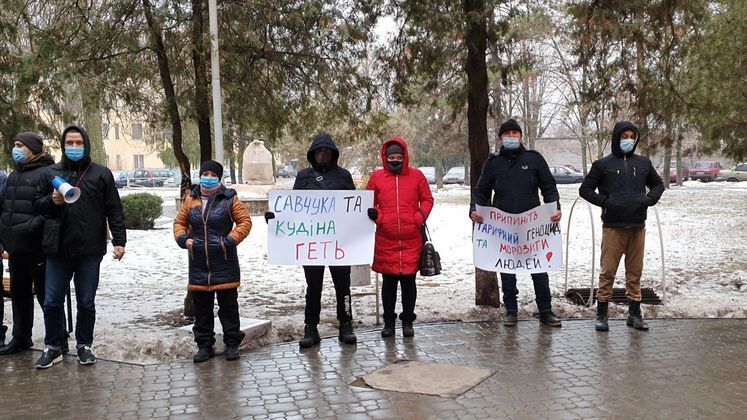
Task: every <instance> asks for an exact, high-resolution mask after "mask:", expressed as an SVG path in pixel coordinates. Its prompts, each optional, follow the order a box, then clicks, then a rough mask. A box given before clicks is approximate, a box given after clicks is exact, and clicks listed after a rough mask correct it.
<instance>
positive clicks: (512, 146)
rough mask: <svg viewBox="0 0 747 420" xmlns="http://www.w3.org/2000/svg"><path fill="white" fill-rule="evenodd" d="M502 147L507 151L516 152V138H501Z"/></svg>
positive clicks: (517, 146) (517, 139)
mask: <svg viewBox="0 0 747 420" xmlns="http://www.w3.org/2000/svg"><path fill="white" fill-rule="evenodd" d="M503 147H505V148H506V149H508V150H516V149H518V148H519V138H518V137H503Z"/></svg>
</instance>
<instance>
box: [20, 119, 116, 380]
mask: <svg viewBox="0 0 747 420" xmlns="http://www.w3.org/2000/svg"><path fill="white" fill-rule="evenodd" d="M61 147H62V160H61V161H60V162H59V163H57V164H55V165H52V166H49V167H48V168H46V170H45V172H44V176H42V177H41V181H40V183H39V186H38V187H37V188H38V190H37V191H38V192H37V197H38V198H37V200H36V202H35V203H34V208H35V210H36V211H38V212H39V213H41V214H43V215H45V216H46V217H47V220H45V223H44V234H43V235H42V251H44V253H45V255H46V256H47V267H46V271H45V273H46V288H45V293H46V295H45V296H44V327H45V328H46V335H45V337H44V351H43V352H42V356H41V357H40V358H39V360H38V361H37V362H36V367H37V368H39V369H45V368H48V367H51V366H52V365H54V364H55V363H58V362H61V361H62V352H63V350H64V349H65V348H66V346H67V332H66V331H65V313H64V308H63V304H64V301H65V294H66V293H67V290H68V287H70V279H71V278H72V279H73V282H74V283H75V298H76V300H77V303H78V305H77V314H78V315H77V322H76V325H75V339H76V342H77V345H76V353H77V355H78V361H79V362H80V364H81V365H91V364H93V363H95V362H96V357H94V355H93V352H92V351H91V346H92V345H93V328H94V323H95V321H96V305H95V303H94V301H95V299H96V291H97V290H98V286H99V269H100V266H101V260H102V259H103V257H104V255H105V254H106V249H107V241H106V236H107V235H106V229H107V225H108V227H109V231H110V232H111V237H112V246H113V248H114V249H113V256H114V259H116V260H121V259H122V257H123V256H124V254H125V244H126V242H127V231H126V230H125V223H124V214H123V212H122V202H121V201H120V199H119V193H118V192H117V187H116V186H115V185H114V176H112V173H111V171H110V170H109V169H108V168H107V167H105V166H102V165H99V164H97V163H95V162H93V161H92V160H91V142H90V140H89V139H88V133H86V131H85V130H84V129H83V127H79V126H75V125H72V126H69V127H67V128H65V130H64V131H63V132H62V138H61ZM55 176H59V177H61V178H63V179H64V180H65V181H67V183H68V184H70V185H72V186H76V187H78V188H80V191H81V194H80V198H78V200H77V201H75V202H74V203H66V202H65V200H64V198H63V197H62V195H61V194H60V193H59V191H57V190H55V189H54V187H53V186H52V179H53V178H54V177H55Z"/></svg>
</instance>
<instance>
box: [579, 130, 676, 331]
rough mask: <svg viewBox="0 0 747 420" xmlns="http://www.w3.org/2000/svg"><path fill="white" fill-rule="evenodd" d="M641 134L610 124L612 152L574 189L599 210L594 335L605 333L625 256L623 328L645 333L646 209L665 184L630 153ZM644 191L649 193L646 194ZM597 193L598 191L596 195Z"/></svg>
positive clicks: (648, 162)
mask: <svg viewBox="0 0 747 420" xmlns="http://www.w3.org/2000/svg"><path fill="white" fill-rule="evenodd" d="M639 138H640V135H639V133H638V128H637V127H636V126H635V125H633V123H631V122H629V121H621V122H618V123H617V124H615V127H614V129H613V130H612V153H610V154H609V155H607V156H605V157H603V158H602V159H599V160H597V161H595V162H594V163H593V164H592V165H591V170H590V171H589V174H588V175H586V178H584V182H583V183H582V184H581V187H580V188H579V189H578V193H579V195H581V197H583V198H584V199H585V200H586V201H588V202H590V203H591V204H594V205H595V206H599V207H601V208H602V253H601V254H602V255H601V258H600V259H601V264H600V265H601V271H600V272H599V292H598V293H597V321H596V327H595V328H596V329H597V331H608V330H609V326H608V324H607V309H608V302H609V299H610V298H611V297H612V285H613V284H614V282H615V274H616V273H617V267H618V266H619V265H620V258H621V257H622V255H623V254H625V288H626V295H627V297H628V300H629V305H630V306H629V312H628V321H627V324H628V326H630V327H633V328H636V329H639V330H647V329H648V325H647V324H646V323H645V322H644V321H643V315H642V314H641V274H642V272H643V252H644V244H645V241H646V229H645V226H646V216H647V212H648V208H649V207H651V206H653V205H655V204H656V203H657V202H658V201H659V199H660V198H661V195H662V194H663V193H664V183H663V182H662V180H661V177H660V176H659V174H658V173H656V169H655V168H654V165H653V164H652V163H651V160H649V159H648V158H647V157H645V156H641V155H637V154H635V149H636V146H637V145H638V140H639ZM647 188H648V191H647V190H646V189H647ZM597 189H598V190H599V192H597Z"/></svg>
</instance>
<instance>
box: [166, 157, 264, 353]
mask: <svg viewBox="0 0 747 420" xmlns="http://www.w3.org/2000/svg"><path fill="white" fill-rule="evenodd" d="M221 179H223V165H221V164H220V163H218V162H216V161H214V160H208V161H206V162H203V163H202V165H200V184H199V185H197V186H195V187H194V188H193V189H192V191H191V193H190V194H189V195H188V196H187V197H186V199H185V200H184V204H183V205H182V207H181V209H180V210H179V214H177V216H176V218H175V219H174V239H175V240H176V243H177V244H178V245H179V246H180V247H181V248H185V249H187V250H189V285H188V289H189V290H190V291H191V292H192V299H193V301H194V304H195V324H194V326H193V327H192V332H193V333H194V339H195V342H196V343H197V353H196V354H195V356H194V358H193V361H194V362H195V363H200V362H204V361H206V360H208V359H210V358H211V357H213V355H214V351H213V345H214V344H215V331H214V329H215V328H214V327H215V325H213V324H214V318H213V306H214V305H215V300H216V298H217V300H218V307H219V309H218V319H220V323H221V326H222V327H223V342H224V343H225V344H226V351H225V353H224V355H225V358H226V360H237V359H238V358H239V346H240V345H241V342H242V341H243V339H244V333H243V332H242V331H241V323H240V318H239V303H238V287H239V284H240V278H241V270H240V269H239V257H238V253H237V251H236V247H237V246H238V245H239V243H241V241H243V240H244V239H245V238H246V237H247V235H249V231H251V229H252V218H251V216H250V215H249V212H248V211H247V209H246V206H245V205H244V203H242V202H241V200H240V199H239V197H238V195H237V194H236V190H234V189H232V188H226V187H225V186H223V184H222V183H221V181H220V180H221Z"/></svg>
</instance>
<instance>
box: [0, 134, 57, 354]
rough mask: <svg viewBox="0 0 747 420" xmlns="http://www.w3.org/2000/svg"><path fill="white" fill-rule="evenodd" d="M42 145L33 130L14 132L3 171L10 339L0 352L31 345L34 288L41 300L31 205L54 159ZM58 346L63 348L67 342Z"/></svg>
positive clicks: (39, 227)
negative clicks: (11, 165) (9, 166)
mask: <svg viewBox="0 0 747 420" xmlns="http://www.w3.org/2000/svg"><path fill="white" fill-rule="evenodd" d="M42 146H43V142H42V139H41V137H39V135H37V134H36V133H28V132H27V133H21V134H19V135H17V136H16V138H15V140H14V142H13V150H12V152H11V153H12V154H11V156H12V158H13V161H14V162H15V169H14V170H13V172H11V173H10V175H8V181H7V183H6V187H5V193H4V194H3V199H2V201H1V202H0V212H1V213H0V238H1V239H2V243H3V246H4V247H5V250H6V251H8V254H9V255H10V258H9V261H8V265H9V268H10V279H11V284H12V287H11V299H12V301H13V339H12V340H10V342H9V343H8V344H7V345H5V346H3V347H0V355H8V354H13V353H18V352H20V351H23V350H26V349H30V348H31V347H32V346H33V345H34V343H33V341H31V332H32V327H33V325H34V290H35V291H36V298H37V300H38V301H39V308H41V307H42V305H43V304H44V287H45V282H44V269H45V267H44V264H45V259H46V258H45V256H44V253H43V252H42V248H41V239H42V233H43V230H44V217H43V216H41V215H39V214H38V213H37V212H36V211H34V199H35V196H36V188H37V186H38V185H39V183H40V181H41V178H42V176H43V175H44V171H45V170H46V168H47V167H48V166H50V165H53V164H54V159H52V157H51V156H49V155H48V154H46V153H44V152H43V149H42ZM65 344H67V343H65ZM63 350H65V351H66V350H67V348H66V346H65V348H63Z"/></svg>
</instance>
